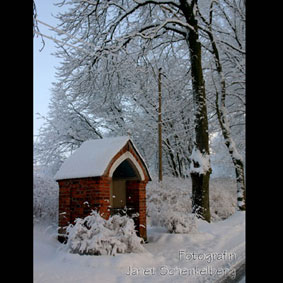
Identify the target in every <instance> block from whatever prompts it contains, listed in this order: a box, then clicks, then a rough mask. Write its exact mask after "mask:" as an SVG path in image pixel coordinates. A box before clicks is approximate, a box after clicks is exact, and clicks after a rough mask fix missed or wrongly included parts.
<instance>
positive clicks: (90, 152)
mask: <svg viewBox="0 0 283 283" xmlns="http://www.w3.org/2000/svg"><path fill="white" fill-rule="evenodd" d="M129 140H131V139H130V138H129V137H125V136H122V137H115V138H103V139H97V140H88V141H85V142H83V143H82V144H81V146H80V147H79V148H78V149H77V150H76V151H75V152H74V153H73V154H72V155H71V156H70V157H69V158H67V159H66V160H65V161H64V163H63V164H62V166H61V167H60V169H59V171H58V172H57V173H56V175H55V177H54V178H55V180H63V179H73V178H86V177H97V176H102V175H103V173H104V171H105V170H106V168H107V166H108V165H109V163H110V161H111V160H112V158H113V157H114V156H115V155H116V154H117V153H118V152H119V151H120V150H121V149H122V148H123V147H124V146H125V145H126V143H127V142H128V141H129Z"/></svg>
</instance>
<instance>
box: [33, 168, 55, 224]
mask: <svg viewBox="0 0 283 283" xmlns="http://www.w3.org/2000/svg"><path fill="white" fill-rule="evenodd" d="M58 197H59V188H58V184H57V183H56V182H55V181H54V179H53V177H52V176H50V175H48V174H44V173H41V172H37V171H34V175H33V217H34V220H35V221H36V222H41V221H47V222H52V223H57V220H58Z"/></svg>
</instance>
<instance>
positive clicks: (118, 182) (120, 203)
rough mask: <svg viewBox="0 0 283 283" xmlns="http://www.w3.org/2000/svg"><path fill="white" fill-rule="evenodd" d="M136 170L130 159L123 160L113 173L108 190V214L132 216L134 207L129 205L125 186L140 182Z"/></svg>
mask: <svg viewBox="0 0 283 283" xmlns="http://www.w3.org/2000/svg"><path fill="white" fill-rule="evenodd" d="M140 180H141V177H140V174H139V172H138V169H137V168H136V167H135V165H134V164H133V162H132V161H131V160H130V159H125V160H124V161H123V162H122V163H121V164H120V165H119V166H118V167H117V168H116V169H115V171H114V172H113V175H112V182H111V188H110V206H111V208H110V212H111V213H110V214H111V215H113V214H117V213H118V214H121V215H125V214H128V215H132V214H133V213H135V209H134V207H132V205H131V204H130V203H131V202H130V201H129V198H130V196H129V194H128V193H127V184H128V182H129V181H140Z"/></svg>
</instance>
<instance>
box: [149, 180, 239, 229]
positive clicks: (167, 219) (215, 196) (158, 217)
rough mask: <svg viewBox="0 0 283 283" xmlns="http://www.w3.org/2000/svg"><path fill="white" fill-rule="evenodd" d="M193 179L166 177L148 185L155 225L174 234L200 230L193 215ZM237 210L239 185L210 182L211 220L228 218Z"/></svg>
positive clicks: (151, 216) (229, 181)
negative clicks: (237, 189)
mask: <svg viewBox="0 0 283 283" xmlns="http://www.w3.org/2000/svg"><path fill="white" fill-rule="evenodd" d="M191 197H192V183H191V180H190V179H180V178H174V177H165V178H164V180H163V182H162V184H161V183H159V182H158V181H157V180H156V179H154V180H153V181H152V182H150V183H149V184H148V186H147V216H148V217H149V220H150V222H151V224H152V225H153V226H162V227H165V228H167V230H168V231H169V232H171V233H192V232H195V231H196V230H197V226H196V219H195V217H194V215H193V214H192V199H191ZM235 211H236V184H235V182H234V181H233V180H231V179H224V178H221V179H220V178H219V179H211V180H210V212H211V220H212V221H218V220H223V219H226V218H228V217H229V216H230V215H232V214H233V213H235Z"/></svg>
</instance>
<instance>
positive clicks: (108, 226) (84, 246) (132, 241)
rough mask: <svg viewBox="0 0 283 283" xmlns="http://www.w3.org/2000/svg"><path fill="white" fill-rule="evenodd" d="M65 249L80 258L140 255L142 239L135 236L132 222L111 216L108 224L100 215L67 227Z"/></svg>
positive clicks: (91, 216)
mask: <svg viewBox="0 0 283 283" xmlns="http://www.w3.org/2000/svg"><path fill="white" fill-rule="evenodd" d="M67 236H68V241H67V247H68V249H69V251H70V252H71V253H78V254H80V255H83V254H86V255H115V254H116V253H131V252H143V251H144V248H143V246H142V243H143V239H142V238H140V237H138V236H137V235H136V231H135V224H134V221H133V219H131V218H129V217H128V216H120V215H113V216H112V217H110V218H109V219H108V220H105V219H104V218H102V217H101V216H100V215H99V213H97V212H96V211H92V213H91V214H90V215H89V216H87V217H85V218H84V219H82V218H77V219H76V220H75V224H74V225H72V224H70V225H69V226H68V227H67Z"/></svg>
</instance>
